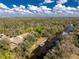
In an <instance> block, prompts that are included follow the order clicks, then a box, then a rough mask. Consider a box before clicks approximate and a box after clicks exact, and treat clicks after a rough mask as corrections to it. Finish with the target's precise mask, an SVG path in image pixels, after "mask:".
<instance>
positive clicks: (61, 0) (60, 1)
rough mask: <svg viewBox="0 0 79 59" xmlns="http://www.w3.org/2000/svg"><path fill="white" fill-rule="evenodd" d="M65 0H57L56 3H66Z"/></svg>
mask: <svg viewBox="0 0 79 59" xmlns="http://www.w3.org/2000/svg"><path fill="white" fill-rule="evenodd" d="M67 1H68V0H58V1H57V3H58V4H63V3H66V2H67Z"/></svg>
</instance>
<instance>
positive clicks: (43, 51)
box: [30, 33, 61, 59]
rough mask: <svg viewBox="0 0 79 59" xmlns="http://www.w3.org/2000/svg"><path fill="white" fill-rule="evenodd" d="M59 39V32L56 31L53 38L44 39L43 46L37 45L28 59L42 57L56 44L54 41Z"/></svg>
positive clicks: (41, 58) (40, 58)
mask: <svg viewBox="0 0 79 59" xmlns="http://www.w3.org/2000/svg"><path fill="white" fill-rule="evenodd" d="M60 39H61V33H58V34H57V35H56V37H55V38H53V39H51V41H48V40H47V41H46V42H45V44H44V46H39V47H38V48H37V49H36V50H34V51H33V53H34V55H33V56H31V58H30V59H43V57H44V56H45V55H46V53H47V52H48V51H49V50H50V49H52V48H53V47H54V46H56V42H57V41H58V40H60Z"/></svg>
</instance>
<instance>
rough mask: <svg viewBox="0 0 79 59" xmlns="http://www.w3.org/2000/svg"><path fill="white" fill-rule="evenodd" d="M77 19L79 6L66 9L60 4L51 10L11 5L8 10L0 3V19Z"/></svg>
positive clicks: (32, 6) (45, 7)
mask: <svg viewBox="0 0 79 59" xmlns="http://www.w3.org/2000/svg"><path fill="white" fill-rule="evenodd" d="M71 16H73V17H78V16H79V6H77V8H75V7H66V6H64V5H62V4H61V3H58V4H57V5H55V6H54V8H53V9H51V8H48V7H47V6H44V5H42V6H39V7H38V6H34V5H28V7H27V8H25V6H24V5H19V6H16V5H13V8H8V7H7V6H6V5H4V4H2V3H0V17H71Z"/></svg>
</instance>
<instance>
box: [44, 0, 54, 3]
mask: <svg viewBox="0 0 79 59" xmlns="http://www.w3.org/2000/svg"><path fill="white" fill-rule="evenodd" d="M52 2H53V1H52V0H44V3H52Z"/></svg>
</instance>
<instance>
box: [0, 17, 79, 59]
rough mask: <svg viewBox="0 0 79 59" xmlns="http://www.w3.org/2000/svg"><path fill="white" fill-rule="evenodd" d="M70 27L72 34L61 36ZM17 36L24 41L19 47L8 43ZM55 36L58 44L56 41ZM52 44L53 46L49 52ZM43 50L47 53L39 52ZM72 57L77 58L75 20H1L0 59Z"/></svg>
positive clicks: (77, 27) (77, 22)
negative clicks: (71, 25)
mask: <svg viewBox="0 0 79 59" xmlns="http://www.w3.org/2000/svg"><path fill="white" fill-rule="evenodd" d="M70 24H73V31H72V32H69V33H67V34H66V35H62V33H63V32H64V31H65V30H66V28H67V27H68V26H69V25H70ZM26 33H29V34H28V35H24V34H26ZM18 36H22V39H24V40H23V42H22V43H19V44H15V43H12V42H11V41H10V39H11V38H13V37H14V38H15V37H18ZM57 36H59V37H58V39H60V40H56V39H57ZM52 41H56V42H55V43H54V46H51V48H50V47H49V46H48V45H50V43H52ZM42 42H43V43H42ZM52 44H53V43H52ZM14 46H15V48H13V49H11V47H14ZM44 47H45V50H46V52H44V53H42V52H40V50H41V51H43V50H44ZM42 49H43V50H42ZM74 56H76V57H77V58H79V20H78V18H1V19H0V59H72V58H73V57H74ZM77 58H75V59H77Z"/></svg>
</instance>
